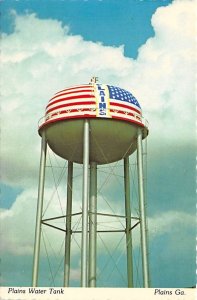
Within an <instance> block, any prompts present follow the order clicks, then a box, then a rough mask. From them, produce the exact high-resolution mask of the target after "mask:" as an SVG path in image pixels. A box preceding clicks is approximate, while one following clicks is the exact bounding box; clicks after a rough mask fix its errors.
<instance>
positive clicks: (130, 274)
mask: <svg viewBox="0 0 197 300" xmlns="http://www.w3.org/2000/svg"><path fill="white" fill-rule="evenodd" d="M129 177H130V176H129V157H126V158H124V188H125V214H126V230H125V232H126V248H127V278H128V287H133V263H132V236H131V205H130V178H129Z"/></svg>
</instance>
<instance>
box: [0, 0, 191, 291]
mask: <svg viewBox="0 0 197 300" xmlns="http://www.w3.org/2000/svg"><path fill="white" fill-rule="evenodd" d="M193 11H194V2H193V1H189V0H188V1H187V0H185V1H184V2H182V1H164V0H163V1H138V0H135V1H134V0H133V1H129V0H126V1H114V0H103V1H97V0H95V1H82V0H81V1H80V0H76V1H71V0H70V1H22V0H21V1H9V0H7V1H2V2H1V13H2V18H1V30H2V32H3V35H2V80H1V85H2V87H1V91H2V92H1V94H2V100H3V101H2V103H3V104H2V112H3V117H2V154H1V156H2V170H3V171H2V176H1V177H2V185H1V187H2V188H1V190H2V192H1V202H0V205H1V209H2V212H1V218H2V219H3V223H2V224H3V229H2V232H3V233H4V235H3V237H2V241H3V243H2V244H3V247H2V250H1V253H2V254H1V258H2V278H1V284H2V285H5V286H7V285H16V286H21V285H24V286H28V285H31V266H32V255H33V253H32V246H33V236H34V226H35V215H36V212H35V210H36V196H37V177H38V167H39V148H40V138H39V136H38V134H37V122H38V120H39V118H40V117H42V115H43V114H44V108H45V105H46V103H47V101H48V99H50V97H51V95H53V93H54V92H56V91H58V90H59V89H62V88H64V87H66V86H69V85H75V84H78V83H85V82H87V81H89V80H90V78H91V76H92V75H97V76H98V77H99V79H100V81H101V82H106V83H109V84H114V85H117V86H120V87H123V88H126V89H128V90H131V91H132V92H133V93H134V95H135V96H136V98H137V99H138V100H139V102H140V104H141V106H142V108H143V113H144V115H145V117H146V118H147V119H148V121H149V124H150V134H149V137H148V179H147V181H148V182H147V183H148V184H147V186H148V192H147V201H148V208H147V213H148V220H149V235H150V236H149V253H150V254H149V256H150V273H151V284H152V286H153V287H187V286H193V285H194V284H195V242H194V240H195V238H194V236H195V230H194V218H195V213H194V212H195V186H194V185H195V183H194V182H195V180H194V178H195V168H194V166H195V148H194V139H195V136H194V126H195V125H194V123H195V122H194V120H195V115H194V98H195V89H194V86H195V83H194V82H195V76H194V74H195V69H194V57H195V54H194V53H195V51H194V50H195V47H194V18H195V16H194V12H193ZM183 23H184V26H182V24H183ZM13 120H14V123H13ZM191 137H192V138H191ZM19 141H20V142H19ZM50 182H51V181H50V179H49V183H47V186H46V189H47V191H46V194H47V195H49V194H50V193H51V188H50ZM76 185H77V187H78V191H76V198H77V197H79V195H80V188H79V185H80V183H79V182H78V181H77V183H76ZM60 193H63V192H62V191H61V192H60ZM106 193H107V197H108V200H109V201H110V199H114V198H115V199H116V203H118V201H119V200H118V199H119V195H121V190H120V187H116V188H114V191H113V192H109V190H106ZM63 195H64V193H63ZM101 198H102V197H101ZM77 203H78V202H77ZM77 203H76V205H77ZM115 207H116V206H115ZM101 208H102V209H104V210H105V209H106V207H104V206H102V205H101ZM116 208H117V207H116ZM117 209H118V208H117ZM1 222H2V221H1ZM24 224H25V225H26V226H24ZM5 232H6V234H5ZM24 237H25V239H24ZM52 239H54V236H52ZM136 245H138V243H137V242H136ZM75 250H76V249H75ZM138 251H139V250H138V246H136V247H135V250H134V252H135V256H136V257H137V255H138V254H137V253H138ZM103 255H104V254H103V252H102V253H101V256H100V258H99V259H100V262H101V260H104V256H103ZM54 261H55V258H54ZM14 262H15V264H16V266H17V268H15V270H16V274H15V276H13V271H12V265H13V263H14ZM120 263H121V265H122V266H123V265H124V264H125V261H124V259H123V258H122V257H121V259H120ZM72 268H73V285H76V284H77V279H76V278H78V277H77V276H78V269H79V258H78V256H77V251H76V253H75V254H74V258H73V262H72ZM45 269H47V261H46V258H42V263H41V273H42V272H44V270H45ZM114 276H115V277H114V282H115V283H116V284H115V285H116V286H117V284H118V283H117V282H119V284H120V286H124V282H122V281H121V279H120V278H119V277H117V278H116V275H114ZM60 277H61V276H60ZM47 280H48V277H47V279H46V282H44V281H42V282H41V284H42V285H47V284H48V281H47ZM60 283H61V278H59V279H58V280H57V284H60ZM101 284H102V283H101ZM110 284H111V285H112V286H113V280H112V282H111V283H110Z"/></svg>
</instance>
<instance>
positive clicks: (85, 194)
mask: <svg viewBox="0 0 197 300" xmlns="http://www.w3.org/2000/svg"><path fill="white" fill-rule="evenodd" d="M88 169H89V121H88V120H87V119H86V120H85V121H84V137H83V198H82V241H81V244H82V247H81V287H87V261H88V251H87V250H88V198H89V186H88V177H89V176H88Z"/></svg>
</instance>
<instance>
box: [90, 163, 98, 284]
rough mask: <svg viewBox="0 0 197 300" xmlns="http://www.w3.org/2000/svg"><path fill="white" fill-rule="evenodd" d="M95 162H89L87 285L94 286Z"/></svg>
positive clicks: (95, 228) (95, 231)
mask: <svg viewBox="0 0 197 300" xmlns="http://www.w3.org/2000/svg"><path fill="white" fill-rule="evenodd" d="M96 213H97V164H96V163H95V162H92V163H90V202H89V279H88V284H89V287H96V234H97V215H96Z"/></svg>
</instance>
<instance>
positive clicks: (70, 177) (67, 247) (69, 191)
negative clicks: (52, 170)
mask: <svg viewBox="0 0 197 300" xmlns="http://www.w3.org/2000/svg"><path fill="white" fill-rule="evenodd" d="M72 185H73V163H72V162H70V161H68V176H67V205H66V238H65V260H64V286H65V287H69V279H70V248H71V234H72V231H71V214H72Z"/></svg>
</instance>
